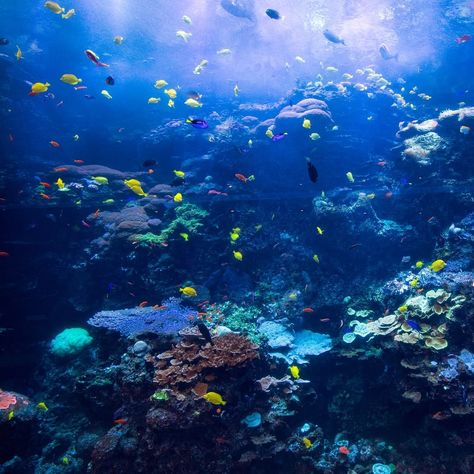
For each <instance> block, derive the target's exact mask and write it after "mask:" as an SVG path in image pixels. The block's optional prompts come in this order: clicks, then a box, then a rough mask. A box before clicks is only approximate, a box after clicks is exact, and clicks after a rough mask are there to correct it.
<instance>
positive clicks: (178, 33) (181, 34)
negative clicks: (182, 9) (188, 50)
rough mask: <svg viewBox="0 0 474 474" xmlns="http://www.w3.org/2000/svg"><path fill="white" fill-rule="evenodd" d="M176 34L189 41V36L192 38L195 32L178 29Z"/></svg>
mask: <svg viewBox="0 0 474 474" xmlns="http://www.w3.org/2000/svg"><path fill="white" fill-rule="evenodd" d="M176 36H177V37H178V38H181V39H183V40H184V42H185V43H187V42H188V40H189V38H191V36H193V34H192V33H187V32H186V31H183V30H178V31H177V32H176Z"/></svg>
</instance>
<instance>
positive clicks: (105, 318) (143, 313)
mask: <svg viewBox="0 0 474 474" xmlns="http://www.w3.org/2000/svg"><path fill="white" fill-rule="evenodd" d="M180 303H181V300H180V299H179V298H169V299H168V300H166V301H164V302H163V305H162V307H163V306H164V309H161V310H155V309H153V307H148V308H139V307H136V308H129V309H120V310H116V311H99V312H98V313H96V314H95V315H94V316H92V318H90V319H89V320H88V321H87V322H88V324H90V325H91V326H95V327H99V328H106V329H111V330H112V331H118V332H119V333H120V334H122V335H123V336H131V335H133V334H138V333H141V332H152V333H155V334H176V333H177V332H178V331H180V330H181V329H183V328H184V327H185V326H187V325H189V322H190V320H194V319H196V317H197V311H193V310H192V309H190V308H187V307H185V306H182V305H181V304H180Z"/></svg>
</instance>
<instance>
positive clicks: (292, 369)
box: [290, 365, 300, 379]
mask: <svg viewBox="0 0 474 474" xmlns="http://www.w3.org/2000/svg"><path fill="white" fill-rule="evenodd" d="M290 373H291V376H292V377H293V378H294V379H299V378H300V369H299V367H298V366H297V365H292V366H291V367H290Z"/></svg>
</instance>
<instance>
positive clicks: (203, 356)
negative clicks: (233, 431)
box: [147, 333, 258, 387]
mask: <svg viewBox="0 0 474 474" xmlns="http://www.w3.org/2000/svg"><path fill="white" fill-rule="evenodd" d="M213 341H214V345H212V346H211V345H210V344H206V345H205V346H204V347H201V346H199V345H198V344H195V343H192V342H189V341H181V342H179V343H178V344H176V345H175V346H173V347H172V348H171V349H170V350H169V351H166V352H163V353H161V354H159V355H158V356H156V357H152V356H149V357H148V358H147V361H148V362H152V363H153V364H154V366H155V367H156V369H157V370H156V372H155V377H154V379H153V380H154V382H155V383H157V384H159V385H169V386H172V387H176V386H178V385H188V384H191V383H194V384H195V383H196V382H198V378H199V377H201V376H203V377H204V376H205V375H208V372H209V369H228V368H231V367H242V366H245V365H247V364H248V363H249V362H250V361H252V360H254V359H256V358H257V357H258V351H257V349H258V346H256V345H254V344H252V343H251V342H250V341H249V340H248V339H247V338H246V337H244V336H241V335H239V334H232V333H230V334H225V335H224V336H220V337H216V338H214V339H213Z"/></svg>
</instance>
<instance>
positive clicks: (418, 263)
mask: <svg viewBox="0 0 474 474" xmlns="http://www.w3.org/2000/svg"><path fill="white" fill-rule="evenodd" d="M423 265H424V263H423V262H422V261H421V260H418V262H416V263H415V267H416V268H423Z"/></svg>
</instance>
